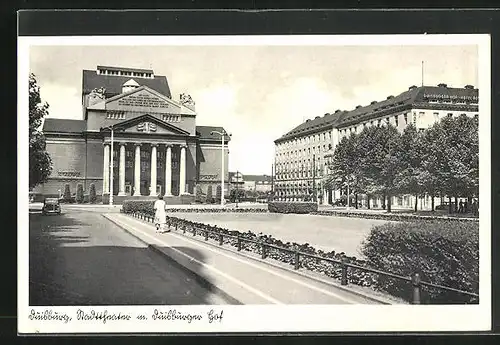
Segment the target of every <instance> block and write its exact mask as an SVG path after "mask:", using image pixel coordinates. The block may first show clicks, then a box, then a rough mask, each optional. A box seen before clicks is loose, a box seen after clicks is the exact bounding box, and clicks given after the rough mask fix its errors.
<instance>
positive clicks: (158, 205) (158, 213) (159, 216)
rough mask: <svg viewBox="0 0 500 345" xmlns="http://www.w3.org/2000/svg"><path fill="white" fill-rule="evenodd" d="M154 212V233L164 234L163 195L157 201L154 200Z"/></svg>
mask: <svg viewBox="0 0 500 345" xmlns="http://www.w3.org/2000/svg"><path fill="white" fill-rule="evenodd" d="M154 210H155V226H156V232H157V233H161V232H164V231H165V224H166V223H167V213H166V212H165V201H163V195H160V196H158V200H156V201H155V204H154Z"/></svg>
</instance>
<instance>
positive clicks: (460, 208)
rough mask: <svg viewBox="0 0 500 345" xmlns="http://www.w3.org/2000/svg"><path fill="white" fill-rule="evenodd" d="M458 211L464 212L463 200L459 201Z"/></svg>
mask: <svg viewBox="0 0 500 345" xmlns="http://www.w3.org/2000/svg"><path fill="white" fill-rule="evenodd" d="M458 213H464V203H463V202H462V200H460V202H459V203H458Z"/></svg>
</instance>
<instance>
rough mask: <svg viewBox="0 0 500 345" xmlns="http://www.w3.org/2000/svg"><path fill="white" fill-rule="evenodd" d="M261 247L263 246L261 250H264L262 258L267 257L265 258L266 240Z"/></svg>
mask: <svg viewBox="0 0 500 345" xmlns="http://www.w3.org/2000/svg"><path fill="white" fill-rule="evenodd" d="M261 247H262V250H261V252H262V253H261V258H262V259H265V258H266V244H265V242H262V244H261Z"/></svg>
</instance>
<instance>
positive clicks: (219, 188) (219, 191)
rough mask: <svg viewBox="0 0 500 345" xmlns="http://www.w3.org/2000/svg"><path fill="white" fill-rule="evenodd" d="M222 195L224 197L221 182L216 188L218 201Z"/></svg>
mask: <svg viewBox="0 0 500 345" xmlns="http://www.w3.org/2000/svg"><path fill="white" fill-rule="evenodd" d="M221 197H222V187H221V186H220V184H219V185H217V188H216V192H215V199H217V200H218V201H220V200H221Z"/></svg>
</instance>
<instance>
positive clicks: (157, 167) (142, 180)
mask: <svg viewBox="0 0 500 345" xmlns="http://www.w3.org/2000/svg"><path fill="white" fill-rule="evenodd" d="M113 146H114V149H113V150H114V153H113V157H114V159H113V169H114V174H113V175H114V181H113V191H114V193H113V194H114V195H118V196H158V195H160V194H161V195H164V196H174V195H176V196H180V195H183V194H190V193H188V187H187V186H186V185H187V175H186V150H187V145H186V144H182V143H180V144H179V143H175V142H174V143H170V142H166V143H165V142H158V141H156V142H153V141H152V142H131V141H125V140H123V139H121V140H115V142H114V145H113ZM110 150H111V142H110V141H109V140H105V141H104V144H103V151H104V162H103V167H104V168H103V186H104V188H103V194H109V193H110V190H111V188H110V186H111V183H112V182H111V180H110V179H111V155H110V152H111V151H110Z"/></svg>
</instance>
